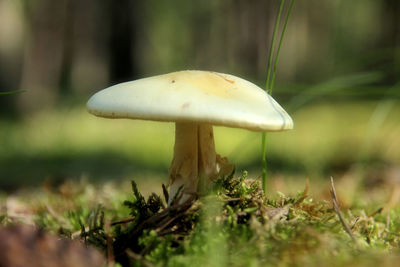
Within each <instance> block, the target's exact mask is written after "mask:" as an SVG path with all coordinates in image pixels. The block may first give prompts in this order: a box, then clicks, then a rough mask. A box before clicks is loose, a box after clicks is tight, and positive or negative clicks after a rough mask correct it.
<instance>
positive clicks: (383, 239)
mask: <svg viewBox="0 0 400 267" xmlns="http://www.w3.org/2000/svg"><path fill="white" fill-rule="evenodd" d="M327 184H329V183H328V181H327ZM386 186H387V185H386ZM310 187H313V184H311V185H310ZM383 187H385V186H383ZM385 189H387V188H385ZM340 190H341V189H340V188H339V187H338V186H337V191H338V194H339V197H340V192H341V191H340ZM121 191H122V192H124V190H123V189H121V188H120V187H115V185H111V184H107V185H103V186H101V187H97V188H94V187H93V185H90V184H87V183H83V182H81V183H71V182H69V183H65V184H63V185H61V186H60V187H57V188H53V189H49V188H48V189H43V190H42V191H41V192H37V191H32V192H25V193H23V194H20V195H19V196H8V198H7V197H4V196H3V197H2V199H3V201H4V202H3V201H2V203H7V206H6V207H7V209H5V207H2V212H1V219H0V221H1V224H2V225H10V224H15V223H20V222H23V223H31V224H34V225H36V226H38V227H40V228H44V229H46V230H48V231H50V232H53V233H55V234H58V235H60V236H62V237H64V238H68V239H70V238H72V239H79V240H81V241H82V242H85V243H86V244H90V245H91V246H95V247H97V248H98V249H100V250H101V251H103V253H104V255H106V257H107V259H108V261H109V263H110V264H111V263H113V262H114V261H117V262H119V264H122V265H123V266H128V265H129V264H131V265H134V266H150V265H152V264H155V265H157V266H188V265H190V264H191V263H192V262H196V263H197V264H198V265H199V266H283V265H294V266H301V265H307V266H319V265H321V264H322V265H324V266H339V265H346V266H354V265H356V266H361V265H363V266H369V265H371V266H372V265H375V264H379V265H380V266H392V265H393V264H395V263H396V261H398V260H399V258H400V251H399V250H398V249H399V245H400V235H399V231H400V216H399V214H400V213H399V211H400V210H399V208H398V207H395V206H393V203H390V202H391V201H392V202H393V201H394V200H393V195H392V199H391V198H390V197H388V198H387V200H386V202H385V203H384V202H381V203H379V202H378V201H377V200H379V197H378V198H377V197H371V198H372V202H371V203H369V204H368V205H365V204H364V203H361V202H358V203H354V204H352V206H351V207H348V206H347V205H348V203H347V204H345V203H342V204H343V205H342V207H341V211H340V210H339V211H335V209H334V208H333V204H332V201H331V199H322V200H314V199H313V197H312V195H310V194H309V185H308V184H307V183H306V185H305V189H304V191H302V192H299V193H297V194H294V195H292V196H288V195H285V194H284V193H279V194H278V196H275V197H265V196H264V195H263V194H262V191H261V186H260V183H259V181H256V180H252V179H248V178H247V173H243V174H242V175H241V176H240V177H233V176H230V177H225V178H220V179H219V180H217V181H216V183H215V185H214V187H213V190H212V192H211V193H210V194H209V195H206V196H200V198H199V199H198V200H197V201H196V202H195V203H194V204H193V205H190V204H187V203H184V204H181V205H172V206H171V207H165V203H166V199H164V198H168V196H167V194H166V193H165V192H164V196H163V197H159V196H158V195H156V194H150V195H149V196H148V198H147V200H145V198H144V197H143V195H142V194H141V193H140V192H139V189H138V187H137V185H136V183H134V182H132V191H133V193H128V192H125V194H122V195H121V193H120V192H121ZM117 192H118V193H117ZM382 192H383V191H381V192H380V194H382ZM376 193H377V190H370V192H369V194H371V196H373V195H374V194H376ZM380 197H381V196H380ZM27 199H31V201H30V202H27V201H26V200H27ZM123 199H126V200H125V201H123ZM335 199H336V198H335ZM338 213H340V214H341V216H342V217H343V218H344V222H343V223H342V222H341V221H340V220H339V217H338V215H339V214H338ZM345 224H347V226H348V227H349V229H350V233H347V232H346V231H345V230H344V226H345ZM111 266H112V264H111Z"/></svg>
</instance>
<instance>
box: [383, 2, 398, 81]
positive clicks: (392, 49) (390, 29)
mask: <svg viewBox="0 0 400 267" xmlns="http://www.w3.org/2000/svg"><path fill="white" fill-rule="evenodd" d="M381 18H382V22H381V24H380V25H381V29H382V37H383V38H382V39H381V46H382V48H383V49H384V50H386V51H387V52H388V53H387V57H386V60H384V66H385V67H384V70H385V72H386V73H387V77H386V82H387V83H388V84H394V83H396V82H400V1H399V0H384V1H383V9H382V15H381ZM385 54H386V53H385Z"/></svg>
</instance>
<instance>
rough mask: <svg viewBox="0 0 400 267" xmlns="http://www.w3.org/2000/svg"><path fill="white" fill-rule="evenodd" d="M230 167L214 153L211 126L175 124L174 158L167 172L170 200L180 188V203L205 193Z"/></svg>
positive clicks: (187, 123) (229, 170) (230, 165)
mask: <svg viewBox="0 0 400 267" xmlns="http://www.w3.org/2000/svg"><path fill="white" fill-rule="evenodd" d="M232 170H233V165H232V164H230V163H229V162H228V160H227V159H226V158H221V157H220V156H219V155H218V154H217V153H216V152H215V145H214V134H213V129H212V126H211V125H210V124H198V123H190V122H177V123H176V124H175V146H174V157H173V160H172V163H171V167H170V168H169V178H170V194H169V195H170V199H169V203H168V204H171V201H172V199H174V197H175V195H176V194H177V192H178V190H179V188H180V187H182V186H183V195H182V198H181V199H180V203H183V202H185V201H186V200H188V199H189V198H193V199H194V198H195V197H196V194H197V193H201V192H204V190H205V189H206V188H207V187H208V186H209V184H210V183H211V182H212V181H213V180H215V179H216V178H217V177H218V176H223V175H228V174H230V173H231V172H232Z"/></svg>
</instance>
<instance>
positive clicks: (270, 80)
mask: <svg viewBox="0 0 400 267" xmlns="http://www.w3.org/2000/svg"><path fill="white" fill-rule="evenodd" d="M284 4H285V0H281V3H280V5H279V10H278V14H277V16H276V20H275V26H274V31H273V33H272V40H271V47H270V49H269V56H268V65H267V80H266V83H265V91H267V93H269V94H270V95H271V94H272V88H273V86H274V83H275V76H276V69H277V65H278V59H279V54H280V51H281V47H282V42H283V37H284V35H285V31H286V28H287V24H288V21H289V17H290V14H291V13H292V10H293V5H294V0H291V1H290V4H289V10H288V13H287V15H286V18H285V24H284V25H283V29H282V33H281V37H280V39H279V44H278V49H277V52H276V56H275V60H274V59H273V52H274V48H275V40H276V35H277V32H278V28H279V21H280V18H281V14H282V10H283V6H284ZM273 61H274V65H272V62H273ZM272 66H273V67H272ZM272 68H273V71H272ZM271 71H272V76H271ZM261 150H262V151H261V153H262V155H261V164H262V188H263V191H264V194H265V193H266V190H267V170H268V168H267V167H268V165H267V156H266V152H267V134H266V133H262V136H261Z"/></svg>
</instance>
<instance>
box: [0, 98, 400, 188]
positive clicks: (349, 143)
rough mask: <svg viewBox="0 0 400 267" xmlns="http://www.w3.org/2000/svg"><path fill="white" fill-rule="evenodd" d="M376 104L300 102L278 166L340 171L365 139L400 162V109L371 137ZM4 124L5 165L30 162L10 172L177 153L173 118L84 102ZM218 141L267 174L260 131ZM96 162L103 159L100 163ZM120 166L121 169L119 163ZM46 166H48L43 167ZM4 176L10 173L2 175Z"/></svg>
mask: <svg viewBox="0 0 400 267" xmlns="http://www.w3.org/2000/svg"><path fill="white" fill-rule="evenodd" d="M377 105H378V102H374V101H366V102H332V103H329V102H326V103H320V104H314V105H309V106H306V107H304V108H302V109H299V110H298V111H296V112H295V113H293V114H291V115H292V116H293V119H294V121H295V129H294V130H292V131H289V132H282V133H271V134H270V135H269V139H268V146H269V160H270V168H271V170H272V171H273V172H284V173H291V172H292V173H293V172H297V173H301V174H302V175H305V176H310V175H311V176H312V177H314V176H318V175H321V174H323V173H324V172H325V173H326V172H327V171H328V172H329V174H334V173H331V172H332V171H334V170H335V168H336V167H339V168H349V167H350V166H351V165H352V164H356V163H358V161H359V160H360V153H361V151H364V150H365V149H364V147H365V146H366V145H368V151H367V152H368V154H367V155H365V156H364V157H363V158H364V159H365V158H366V159H367V160H368V159H369V160H372V163H373V162H385V163H388V164H396V162H399V161H400V139H399V138H398V134H399V133H400V124H399V123H398V118H399V115H400V108H399V106H396V105H393V106H392V108H391V110H390V111H389V112H388V115H387V117H386V119H385V120H384V121H383V123H382V124H381V126H380V127H379V129H377V130H375V131H374V133H375V134H374V135H373V136H369V137H368V138H367V139H366V135H367V133H368V131H369V127H370V124H371V121H370V119H371V115H372V114H373V112H374V110H375V108H376V107H377ZM0 129H1V130H0V164H5V162H8V163H9V161H7V160H10V159H12V164H14V165H16V166H18V164H22V163H24V164H26V165H25V166H26V167H27V168H28V169H26V170H24V171H22V172H21V170H18V173H15V172H7V171H8V168H3V170H4V171H5V172H3V173H6V174H7V175H10V176H11V177H12V176H13V175H17V176H24V175H25V174H26V176H27V177H29V176H30V175H31V174H30V173H29V172H30V170H29V167H30V166H31V165H30V164H29V160H32V159H39V158H44V160H45V159H46V158H52V157H53V158H54V157H55V158H57V157H58V158H59V159H58V161H57V159H55V160H54V162H56V163H57V162H58V163H60V164H62V162H63V157H68V158H69V160H74V162H75V161H76V162H75V163H74V168H75V169H73V168H71V172H69V173H68V175H69V176H71V175H72V176H76V177H80V176H81V175H82V174H87V175H89V176H90V175H91V173H90V170H85V160H90V158H91V157H93V158H94V159H93V160H94V161H95V160H96V159H95V156H96V155H99V154H101V155H102V157H103V158H102V160H103V161H102V164H103V165H104V164H105V165H107V164H106V163H107V162H109V165H107V166H106V167H108V168H113V160H115V161H118V158H122V159H124V160H123V161H121V164H123V165H128V166H129V165H130V164H132V165H134V166H135V170H137V171H139V170H140V169H143V170H146V171H148V170H152V169H154V170H158V172H159V173H165V174H166V173H167V169H168V166H169V164H170V161H171V159H172V151H173V142H174V125H173V123H161V122H149V121H138V120H110V119H103V118H97V117H94V116H92V115H90V114H88V113H87V112H86V110H85V109H84V108H83V107H77V108H61V109H58V110H55V111H51V112H44V111H43V112H41V113H38V114H34V115H32V116H27V117H26V119H25V120H24V121H22V122H13V121H11V122H10V121H0ZM366 140H368V144H366ZM215 142H216V147H217V152H218V153H220V154H221V155H222V156H227V157H228V158H229V160H230V161H231V162H234V163H235V164H236V166H237V169H238V170H243V169H249V170H250V175H251V176H253V177H259V176H260V174H261V171H260V170H259V168H258V166H259V165H258V164H259V155H260V144H259V134H258V133H256V132H250V131H247V130H241V129H231V128H225V127H215ZM80 159H82V164H81V165H82V166H80V165H79V160H80ZM19 161H20V162H19ZM39 163H40V161H39ZM39 163H38V164H39ZM51 164H52V163H51V162H50V163H49V165H51ZM92 164H93V165H96V162H92ZM68 166H69V165H68V164H67V165H66V166H65V167H64V169H63V168H58V171H60V172H63V171H65V170H68ZM8 167H10V166H8ZM36 167H40V166H36ZM100 167H101V166H100ZM115 168H116V169H115V173H116V174H115V175H116V176H118V172H117V168H119V167H118V166H116V167H115ZM253 169H255V171H254V172H252V170H253ZM45 171H46V170H41V174H43V172H45ZM53 171H54V170H53ZM79 172H80V173H79ZM110 172H111V173H112V172H113V170H110ZM50 175H51V173H50ZM110 178H112V177H110ZM0 179H1V180H3V179H7V177H4V176H3V175H0Z"/></svg>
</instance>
